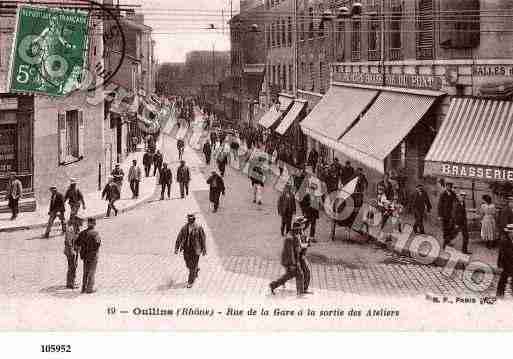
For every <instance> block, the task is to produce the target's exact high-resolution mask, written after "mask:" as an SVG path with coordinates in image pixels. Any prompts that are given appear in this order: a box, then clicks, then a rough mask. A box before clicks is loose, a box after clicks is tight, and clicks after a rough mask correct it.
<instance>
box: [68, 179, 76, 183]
mask: <svg viewBox="0 0 513 359" xmlns="http://www.w3.org/2000/svg"><path fill="white" fill-rule="evenodd" d="M69 182H70V183H71V184H73V183H77V179H76V178H70V179H69Z"/></svg>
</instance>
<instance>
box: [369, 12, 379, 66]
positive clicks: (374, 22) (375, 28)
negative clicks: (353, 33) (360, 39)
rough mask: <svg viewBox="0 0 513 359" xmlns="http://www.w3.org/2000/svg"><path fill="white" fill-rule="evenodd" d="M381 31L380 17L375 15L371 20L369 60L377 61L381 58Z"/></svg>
mask: <svg viewBox="0 0 513 359" xmlns="http://www.w3.org/2000/svg"><path fill="white" fill-rule="evenodd" d="M380 37H381V31H380V23H379V20H378V17H377V16H376V15H373V16H371V17H370V19H369V54H368V55H369V60H370V61H375V60H379V59H380V58H381V56H380V51H379V43H380V42H381V39H380Z"/></svg>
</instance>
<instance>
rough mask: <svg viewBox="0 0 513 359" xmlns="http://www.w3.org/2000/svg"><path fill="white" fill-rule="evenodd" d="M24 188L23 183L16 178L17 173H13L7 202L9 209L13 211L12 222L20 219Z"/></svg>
mask: <svg viewBox="0 0 513 359" xmlns="http://www.w3.org/2000/svg"><path fill="white" fill-rule="evenodd" d="M21 192H22V186H21V181H20V180H19V179H17V178H16V173H15V172H12V173H11V174H10V175H9V180H8V182H7V201H8V203H9V208H10V209H11V213H12V216H11V221H12V220H15V219H16V217H18V212H19V209H18V206H19V205H18V203H19V200H20V197H21Z"/></svg>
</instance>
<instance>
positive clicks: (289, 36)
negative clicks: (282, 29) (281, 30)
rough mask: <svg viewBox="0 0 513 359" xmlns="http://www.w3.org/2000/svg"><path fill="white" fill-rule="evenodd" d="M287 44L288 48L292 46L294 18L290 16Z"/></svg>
mask: <svg viewBox="0 0 513 359" xmlns="http://www.w3.org/2000/svg"><path fill="white" fill-rule="evenodd" d="M287 36H288V38H287V44H288V46H291V45H292V18H291V17H290V16H289V19H288V25H287Z"/></svg>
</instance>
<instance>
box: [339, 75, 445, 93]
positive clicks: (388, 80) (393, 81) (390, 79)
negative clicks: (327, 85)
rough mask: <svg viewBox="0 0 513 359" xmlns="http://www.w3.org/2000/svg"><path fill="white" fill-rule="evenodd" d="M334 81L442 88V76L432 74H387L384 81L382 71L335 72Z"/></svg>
mask: <svg viewBox="0 0 513 359" xmlns="http://www.w3.org/2000/svg"><path fill="white" fill-rule="evenodd" d="M333 81H336V82H337V81H338V82H352V83H359V84H365V85H375V86H383V85H384V86H393V87H404V88H413V89H428V90H440V89H441V88H442V78H441V77H439V76H430V75H410V74H386V75H385V79H384V81H383V74H380V73H377V74H374V73H356V72H334V73H333Z"/></svg>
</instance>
